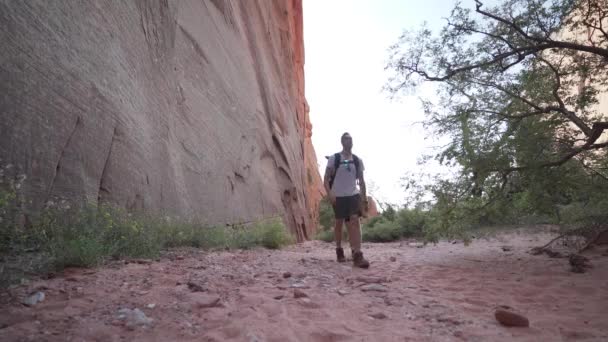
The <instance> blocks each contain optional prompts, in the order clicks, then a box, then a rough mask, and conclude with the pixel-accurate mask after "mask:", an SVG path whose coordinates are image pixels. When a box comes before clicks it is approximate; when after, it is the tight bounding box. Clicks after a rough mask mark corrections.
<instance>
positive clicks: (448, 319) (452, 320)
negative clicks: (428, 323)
mask: <svg viewBox="0 0 608 342" xmlns="http://www.w3.org/2000/svg"><path fill="white" fill-rule="evenodd" d="M437 322H439V323H450V324H453V325H460V324H461V322H460V321H459V320H457V319H455V318H452V317H439V318H437Z"/></svg>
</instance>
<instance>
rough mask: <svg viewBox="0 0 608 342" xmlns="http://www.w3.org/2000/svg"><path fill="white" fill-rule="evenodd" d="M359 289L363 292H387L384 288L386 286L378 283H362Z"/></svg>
mask: <svg viewBox="0 0 608 342" xmlns="http://www.w3.org/2000/svg"><path fill="white" fill-rule="evenodd" d="M361 291H363V292H372V291H375V292H388V289H387V288H386V286H383V285H380V284H368V285H364V286H361Z"/></svg>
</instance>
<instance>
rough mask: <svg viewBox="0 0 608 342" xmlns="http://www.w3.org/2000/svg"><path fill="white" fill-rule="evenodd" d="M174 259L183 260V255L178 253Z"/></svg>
mask: <svg viewBox="0 0 608 342" xmlns="http://www.w3.org/2000/svg"><path fill="white" fill-rule="evenodd" d="M175 259H177V260H184V256H183V255H178V256H176V257H175Z"/></svg>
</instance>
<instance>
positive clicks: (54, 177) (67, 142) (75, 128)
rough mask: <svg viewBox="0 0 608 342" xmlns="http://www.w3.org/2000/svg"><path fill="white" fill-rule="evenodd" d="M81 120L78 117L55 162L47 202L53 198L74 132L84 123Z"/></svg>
mask: <svg viewBox="0 0 608 342" xmlns="http://www.w3.org/2000/svg"><path fill="white" fill-rule="evenodd" d="M81 122H82V120H81V119H80V117H77V118H76V123H75V124H74V128H73V129H72V131H71V132H70V135H69V136H68V139H67V140H66V142H65V144H64V145H63V148H62V149H61V153H60V154H59V159H57V164H55V169H54V172H53V176H52V177H51V182H50V184H49V187H48V190H47V194H46V199H45V201H44V202H45V203H46V202H48V201H49V200H50V199H51V193H52V192H53V187H54V186H55V181H56V179H57V175H58V174H59V172H60V171H61V162H62V161H63V159H64V157H65V154H66V150H67V148H68V147H69V146H70V145H71V144H72V140H73V138H74V134H75V133H76V131H77V130H78V128H79V127H80V126H81V124H82V123H81Z"/></svg>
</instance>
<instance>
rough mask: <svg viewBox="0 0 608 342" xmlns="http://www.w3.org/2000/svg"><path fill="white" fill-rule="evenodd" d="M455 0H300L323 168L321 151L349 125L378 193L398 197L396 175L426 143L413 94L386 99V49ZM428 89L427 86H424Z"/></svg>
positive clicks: (335, 146)
mask: <svg viewBox="0 0 608 342" xmlns="http://www.w3.org/2000/svg"><path fill="white" fill-rule="evenodd" d="M453 4H454V1H452V0H425V1H414V0H305V1H304V4H303V6H304V43H305V46H304V48H305V53H306V61H305V79H306V98H307V100H308V103H309V105H310V119H311V122H312V125H313V136H312V140H313V144H314V147H315V150H316V153H317V159H318V161H319V163H320V164H321V166H320V171H321V174H323V172H324V169H325V166H326V159H325V156H327V155H330V154H333V153H335V152H338V151H339V150H340V149H341V146H340V135H341V134H342V133H343V132H350V133H351V134H352V136H353V141H354V148H353V151H354V153H355V154H357V155H358V156H359V157H360V158H361V159H362V160H363V161H364V163H365V168H366V180H367V182H368V183H371V184H373V185H372V189H374V188H375V189H376V191H375V192H374V193H373V195H374V196H375V197H377V199H379V200H381V201H388V202H390V203H394V204H401V203H402V202H403V190H402V189H401V187H400V183H401V182H400V179H401V177H402V176H403V175H404V174H405V173H406V172H407V171H415V170H416V169H417V167H418V166H417V164H416V161H417V159H418V157H419V156H420V155H421V154H423V153H424V152H425V151H428V149H429V147H430V146H433V145H435V144H436V143H435V144H434V143H433V142H432V141H428V140H425V139H424V137H425V134H424V132H423V131H422V127H421V126H420V125H419V124H415V123H416V122H419V121H421V120H422V119H423V112H422V108H421V106H420V102H419V100H418V98H417V96H418V95H420V94H416V95H414V96H408V97H404V98H402V99H401V100H399V101H394V100H389V99H388V97H387V94H386V93H383V92H382V86H383V85H384V83H385V82H386V80H387V74H386V72H385V71H384V66H385V62H386V60H387V57H388V52H387V49H388V47H389V46H390V45H392V44H394V43H395V42H396V41H397V39H398V37H399V36H400V34H401V32H402V31H403V29H406V28H418V27H419V26H420V25H421V24H422V23H423V22H424V21H426V22H427V23H428V25H429V27H430V28H431V29H439V28H440V27H441V26H442V25H443V23H444V22H445V21H444V20H443V19H442V18H445V17H447V16H448V14H449V12H450V10H451V9H452V7H453ZM424 95H425V96H432V94H424Z"/></svg>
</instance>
